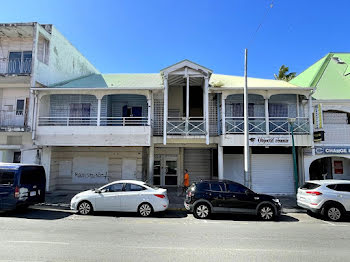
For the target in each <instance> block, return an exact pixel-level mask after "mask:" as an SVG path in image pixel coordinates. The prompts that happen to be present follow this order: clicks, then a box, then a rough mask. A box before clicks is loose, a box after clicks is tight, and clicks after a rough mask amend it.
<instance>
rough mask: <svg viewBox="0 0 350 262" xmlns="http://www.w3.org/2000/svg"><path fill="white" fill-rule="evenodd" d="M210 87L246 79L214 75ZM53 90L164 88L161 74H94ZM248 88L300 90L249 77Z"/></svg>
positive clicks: (228, 85)
mask: <svg viewBox="0 0 350 262" xmlns="http://www.w3.org/2000/svg"><path fill="white" fill-rule="evenodd" d="M210 85H211V86H212V87H213V88H214V87H220V88H239V87H243V86H244V77H242V76H231V75H220V74H212V75H211V77H210ZM50 87H51V88H116V89H161V88H163V79H162V76H161V74H160V73H155V74H93V75H90V76H87V77H82V78H78V79H74V80H71V81H67V82H64V83H59V84H56V85H53V86H50ZM248 87H249V88H254V87H260V88H264V87H266V88H269V87H279V88H284V87H287V88H288V87H289V88H298V86H295V85H293V84H291V83H289V82H285V81H280V80H272V79H260V78H252V77H248Z"/></svg>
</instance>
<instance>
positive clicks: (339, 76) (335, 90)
mask: <svg viewBox="0 0 350 262" xmlns="http://www.w3.org/2000/svg"><path fill="white" fill-rule="evenodd" d="M290 83H292V84H295V85H298V86H304V87H316V90H315V93H314V94H313V97H314V98H315V99H319V100H330V99H341V100H343V99H350V53H329V54H327V55H326V56H324V57H323V58H321V59H320V60H319V61H317V62H316V63H315V64H313V65H312V66H310V67H309V68H307V69H306V70H305V71H304V72H302V73H300V74H299V75H298V76H297V77H296V78H294V79H292V80H291V81H290Z"/></svg>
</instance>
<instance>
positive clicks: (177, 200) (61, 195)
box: [40, 188, 305, 213]
mask: <svg viewBox="0 0 350 262" xmlns="http://www.w3.org/2000/svg"><path fill="white" fill-rule="evenodd" d="M77 193H79V192H74V191H52V192H47V193H46V201H45V203H43V204H40V205H41V206H51V207H57V208H61V209H70V200H71V199H72V197H73V196H74V195H75V194H77ZM180 194H181V190H180V189H177V188H168V198H169V202H170V204H169V208H168V210H181V211H185V208H184V205H183V202H184V196H179V195H180ZM277 198H278V199H279V200H280V201H281V203H282V206H283V212H284V213H305V211H304V210H303V209H300V208H299V207H298V206H297V204H296V198H295V196H277Z"/></svg>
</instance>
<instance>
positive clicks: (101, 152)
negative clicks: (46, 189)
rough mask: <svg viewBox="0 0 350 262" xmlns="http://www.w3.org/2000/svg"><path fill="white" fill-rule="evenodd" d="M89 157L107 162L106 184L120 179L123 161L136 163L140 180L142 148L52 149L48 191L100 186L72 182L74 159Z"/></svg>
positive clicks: (137, 176) (137, 175)
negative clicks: (104, 159)
mask: <svg viewBox="0 0 350 262" xmlns="http://www.w3.org/2000/svg"><path fill="white" fill-rule="evenodd" d="M89 157H93V158H100V159H103V158H106V159H107V160H108V167H107V169H108V182H112V181H115V180H119V179H121V178H122V166H123V159H128V160H135V161H136V179H139V180H141V179H142V147H53V148H52V151H51V167H50V190H55V189H61V190H83V189H89V188H92V187H95V186H96V187H97V186H98V185H100V184H99V183H96V184H89V183H83V182H80V183H77V181H73V176H72V172H73V168H74V159H77V158H89ZM102 171H103V170H102Z"/></svg>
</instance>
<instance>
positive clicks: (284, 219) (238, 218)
mask: <svg viewBox="0 0 350 262" xmlns="http://www.w3.org/2000/svg"><path fill="white" fill-rule="evenodd" d="M210 220H233V221H254V222H277V223H278V222H298V221H299V219H297V218H295V217H291V216H289V215H285V214H283V215H281V216H279V217H277V218H276V219H275V220H272V221H263V220H260V219H259V218H258V217H257V216H254V215H235V214H212V215H211V217H210Z"/></svg>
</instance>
